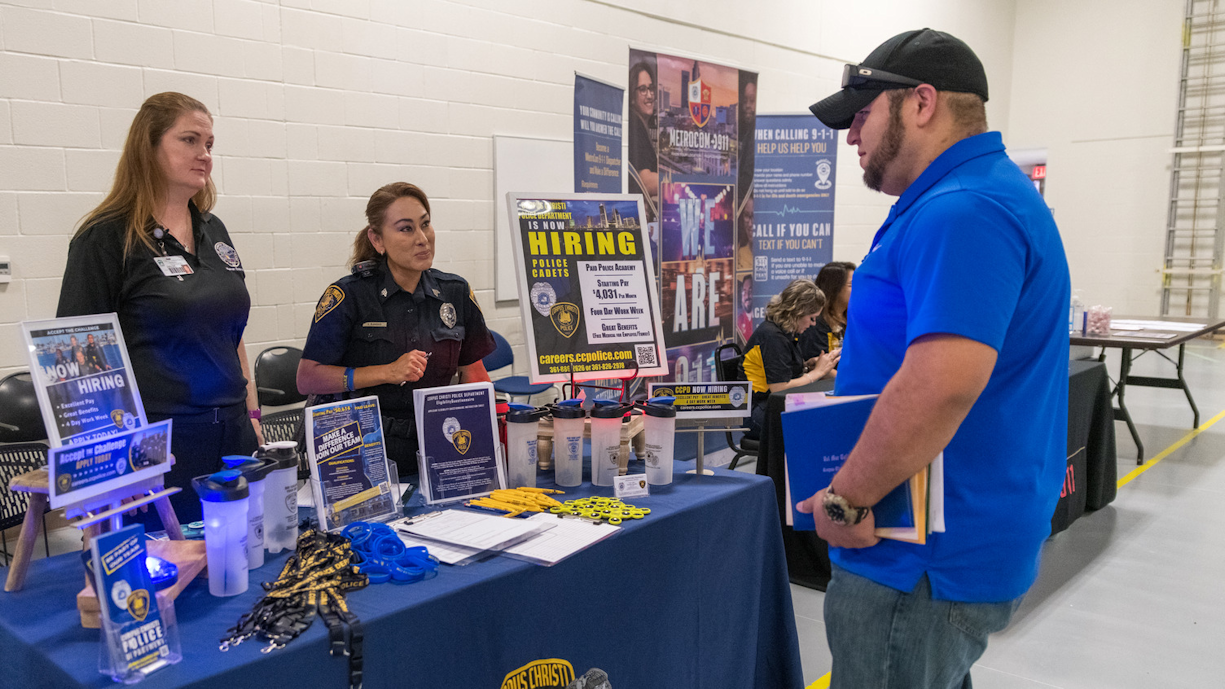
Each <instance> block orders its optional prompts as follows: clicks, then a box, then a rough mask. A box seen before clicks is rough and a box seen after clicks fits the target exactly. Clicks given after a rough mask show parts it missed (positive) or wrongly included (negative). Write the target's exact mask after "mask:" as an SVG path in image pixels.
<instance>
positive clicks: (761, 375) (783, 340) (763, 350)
mask: <svg viewBox="0 0 1225 689" xmlns="http://www.w3.org/2000/svg"><path fill="white" fill-rule="evenodd" d="M823 308H825V295H824V294H822V293H821V290H819V289H817V286H816V285H815V284H813V281H812V280H809V279H808V278H799V279H797V280H792V281H791V282H790V283H789V284H788V285H787V286H786V287H784V288H783V291H782V292H780V293H778V294H777V295H775V296H774V297H771V298H770V303H769V304H767V305H766V320H764V321H762V323H761V325H759V326H757V329H756V330H754V331H753V334H752V336H750V337H749V341H748V342H746V343H745V345H744V363H743V364H741V368H742V370H743V372H744V380H747V381H749V382H750V383H752V385H753V404H752V406H751V416H750V422H749V428H750V430H749V432H748V433H746V434H745V435H746V436H748V437H750V438H756V437H757V436H758V435H759V434H760V433H761V424H762V422H763V421H764V420H765V413H766V400H768V399H769V398H770V393H772V392H782V391H783V390H790V389H791V388H796V387H800V386H802V385H808V384H809V383H813V382H816V381H818V380H820V379H821V378H823V377H825V376H826V375H828V374H829V373H830V372H831V371H833V370H834V367H835V366H837V365H838V357H839V356H840V353H839V352H833V353H828V352H827V353H825V354H822V355H821V356H819V357H813V358H810V359H808V360H805V359H804V357H802V356H801V355H800V345H799V342H798V338H799V337H800V335H801V334H803V332H804V331H805V330H808V329H809V328H811V327H812V325H813V323H815V322H816V320H817V318H818V317H819V316H820V315H821V309H823Z"/></svg>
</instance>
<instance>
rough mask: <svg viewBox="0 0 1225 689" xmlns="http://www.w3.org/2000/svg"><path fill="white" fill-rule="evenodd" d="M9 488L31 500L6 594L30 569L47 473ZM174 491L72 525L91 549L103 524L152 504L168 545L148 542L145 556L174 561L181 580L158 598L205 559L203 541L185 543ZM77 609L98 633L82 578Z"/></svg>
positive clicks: (93, 598) (93, 599)
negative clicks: (171, 500)
mask: <svg viewBox="0 0 1225 689" xmlns="http://www.w3.org/2000/svg"><path fill="white" fill-rule="evenodd" d="M9 489H10V490H13V491H16V492H18V493H27V494H28V495H29V496H30V505H29V508H28V509H27V510H26V517H25V521H24V522H22V524H21V535H20V536H19V537H18V539H17V550H16V553H15V554H14V555H13V562H12V565H11V566H10V567H9V573H8V579H7V580H6V581H5V583H4V590H5V591H20V590H21V589H22V588H24V587H25V580H26V572H27V571H28V570H29V567H30V557H31V555H32V554H33V552H34V544H35V542H36V541H37V540H38V532H39V529H41V528H42V514H43V512H44V511H45V510H46V509H47V504H48V500H49V498H48V492H49V491H48V485H47V470H46V469H45V468H43V469H36V470H34V471H28V472H26V473H24V474H21V475H20V476H16V477H14V478H13V480H12V481H10V482H9ZM178 492H179V489H178V488H166V489H164V490H159V491H155V492H147V493H145V494H144V495H141V496H139V497H136V498H135V499H133V500H132V501H131V502H127V503H123V504H122V505H119V504H114V505H113V506H112V507H111V508H109V509H106V510H104V511H101V512H84V513H83V514H82V516H81V517H80V518H79V519H77V520H76V521H73V522H71V525H72V526H75V527H77V528H79V529H81V530H82V531H83V538H82V539H81V544H82V547H83V548H89V543H90V541H92V540H93V539H94V537H95V536H97V535H99V534H101V533H103V526H104V525H105V524H106V522H108V521H111V522H112V524H111V526H112V528H115V527H118V526H121V524H119V523H118V521H119V519H120V517H121V516H122V515H123V514H124V513H125V512H128V511H130V510H133V509H138V508H140V507H142V506H144V505H150V504H151V505H153V506H154V508H155V509H156V510H157V514H158V517H160V518H161V520H162V526H163V527H164V528H165V529H166V535H167V536H168V537H169V538H170V540H168V541H149V542H148V544H147V545H148V550H149V554H150V555H153V556H155V557H160V558H162V559H163V560H168V561H170V562H173V563H174V564H175V566H176V567H178V568H179V580H178V582H177V583H175V585H174V586H172V587H170V588H168V589H165V590H162V591H159V592H158V594H157V595H158V597H159V598H161V599H163V600H165V599H167V598H169V599H170V600H174V599H175V598H176V597H177V596H178V595H179V592H181V591H182V590H183V589H184V588H185V587H186V586H187V584H189V583H191V580H192V579H194V578H196V577H197V576H200V575H201V574H203V573H205V571H206V565H207V562H208V560H207V557H206V555H205V550H204V541H188V540H186V539H185V538H184V537H183V530H182V528H180V526H179V518H178V515H176V514H175V512H174V506H172V505H171V504H170V496H171V495H174V494H175V493H178ZM77 610H78V612H79V613H80V615H81V626H83V627H86V628H88V629H98V628H99V627H101V626H102V624H101V608H100V606H99V605H98V597H97V594H96V593H95V592H94V587H93V582H90V581H88V577H87V578H86V582H85V587H84V588H83V589H82V590H81V592H80V593H78V594H77Z"/></svg>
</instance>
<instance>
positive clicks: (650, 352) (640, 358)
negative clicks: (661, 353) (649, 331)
mask: <svg viewBox="0 0 1225 689" xmlns="http://www.w3.org/2000/svg"><path fill="white" fill-rule="evenodd" d="M634 360H635V361H637V362H638V366H639V367H640V368H650V367H652V366H658V365H659V359H658V358H657V357H656V356H655V345H654V344H644V345H634Z"/></svg>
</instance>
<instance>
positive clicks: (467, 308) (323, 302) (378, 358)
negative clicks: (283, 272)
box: [302, 262, 495, 419]
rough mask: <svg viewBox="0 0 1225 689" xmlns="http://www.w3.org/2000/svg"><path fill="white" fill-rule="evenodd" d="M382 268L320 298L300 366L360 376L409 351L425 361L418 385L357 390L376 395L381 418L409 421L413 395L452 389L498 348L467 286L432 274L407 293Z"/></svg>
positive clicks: (424, 274)
mask: <svg viewBox="0 0 1225 689" xmlns="http://www.w3.org/2000/svg"><path fill="white" fill-rule="evenodd" d="M386 266H387V264H386V262H381V264H380V266H379V268H378V269H376V270H375V271H373V274H372V275H370V276H368V277H363V276H362V275H360V274H358V275H347V276H345V277H343V278H341V279H340V280H337V281H336V282H334V283H332V284H331V285H330V286H329V287H328V288H327V289H326V290H325V291H324V293H323V297H322V298H320V300H319V304H318V305H317V306H316V307H315V317H314V320H313V322H312V323H311V329H310V333H309V334H307V336H306V345H305V346H304V347H303V350H302V358H304V359H310V360H311V361H316V362H318V363H320V364H324V365H328V366H344V367H346V368H350V367H351V368H361V367H362V366H381V365H384V364H390V363H392V362H394V361H395V360H396V359H399V358H400V357H401V356H403V355H404V354H405V353H407V352H411V351H413V350H414V349H418V350H421V351H423V352H427V353H430V358H429V361H428V363H427V364H426V367H425V373H424V374H423V375H422V376H421V379H420V380H418V381H416V382H410V383H405V384H404V385H376V386H374V387H371V388H366V389H364V390H362V394H365V395H371V394H373V395H378V397H379V408H380V411H381V412H382V413H383V415H384V416H390V417H393V418H399V419H410V418H412V412H413V390H414V389H416V388H431V387H438V386H442V385H448V384H450V382H451V378H452V377H453V376H454V375H455V372H456V371H457V370H458V369H459V367H460V366H468V365H470V364H474V363H476V362H478V361H480V360H481V359H483V358H484V357H485V356H486V355H488V354H489V353H490V352H492V351H493V350H494V348H495V345H494V342H493V336H491V335H490V334H489V330H488V329H487V328H486V327H485V317H484V316H483V315H482V314H481V309H480V307H479V306H477V304H476V301H475V298H474V296H473V294H472V290H471V289H470V288H469V287H468V281H467V280H464V279H463V278H462V277H460V276H458V275H453V274H451V273H444V272H442V271H439V270H435V269H433V268H431V269H429V270H426V271H424V272H422V273H421V279H420V280H419V281H418V282H417V289H416V290H414V291H413V292H412V293H409V292H405V291H404V290H403V289H401V288H400V285H399V284H397V283H396V281H395V278H394V277H392V275H391V271H390V270H387V267H386Z"/></svg>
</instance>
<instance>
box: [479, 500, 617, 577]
mask: <svg viewBox="0 0 1225 689" xmlns="http://www.w3.org/2000/svg"><path fill="white" fill-rule="evenodd" d="M526 521H529V522H537V523H542V524H549V525H551V528H550V529H549V530H548V531H545V532H543V533H540V534H537V535H535V536H532V537H531V538H529V539H527V540H526V541H522V542H520V543H518V544H516V545H513V546H511V547H509V548H507V549H506V550H503V551H502V552H503V553H504V554H506V555H509V556H511V557H514V558H518V559H522V560H527V561H528V562H534V563H536V564H538V565H545V566H546V567H548V566H552V565H555V564H557V563H558V562H561V561H562V560H564V559H566V558H568V557H570V556H571V555H573V554H575V553H577V552H578V551H580V550H583V549H584V548H587V547H589V546H592V545H594V544H596V543H598V542H600V541H602V540H604V539H605V538H608V537H609V536H612V535H613V534H615V533H617V532H618V531H620V529H621V527H618V526H613V525H612V524H606V523H604V522H593V521H590V520H588V519H574V518H559V517H558V516H556V515H552V514H543V513H541V514H533V515H532V516H530V517H528V518H527V520H526Z"/></svg>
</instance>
